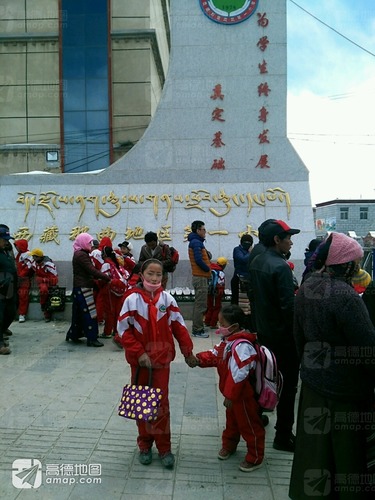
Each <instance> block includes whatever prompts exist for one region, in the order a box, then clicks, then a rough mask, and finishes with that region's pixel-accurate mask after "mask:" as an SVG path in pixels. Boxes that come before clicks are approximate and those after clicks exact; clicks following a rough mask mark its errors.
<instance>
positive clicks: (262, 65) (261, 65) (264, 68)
mask: <svg viewBox="0 0 375 500" xmlns="http://www.w3.org/2000/svg"><path fill="white" fill-rule="evenodd" d="M258 68H259V73H260V74H261V75H264V73H268V70H267V63H266V61H265V60H264V59H263V61H262V62H261V63H259V64H258Z"/></svg>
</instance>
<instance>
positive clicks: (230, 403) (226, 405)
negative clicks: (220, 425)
mask: <svg viewBox="0 0 375 500" xmlns="http://www.w3.org/2000/svg"><path fill="white" fill-rule="evenodd" d="M223 405H224V406H225V408H228V410H229V409H230V408H232V401H231V400H230V399H228V398H225V399H224V402H223Z"/></svg>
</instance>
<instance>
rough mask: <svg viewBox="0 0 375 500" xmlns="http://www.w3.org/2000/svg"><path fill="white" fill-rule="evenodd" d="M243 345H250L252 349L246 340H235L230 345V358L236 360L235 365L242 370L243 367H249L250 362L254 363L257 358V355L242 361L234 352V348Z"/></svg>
mask: <svg viewBox="0 0 375 500" xmlns="http://www.w3.org/2000/svg"><path fill="white" fill-rule="evenodd" d="M243 343H247V344H250V345H251V346H252V347H254V346H253V344H252V343H251V342H250V340H247V339H236V340H235V341H234V342H233V343H232V345H231V352H232V356H233V357H234V359H235V360H236V363H237V365H238V367H239V368H243V367H244V366H246V365H249V364H250V363H251V362H252V361H256V359H257V357H258V356H257V354H253V355H251V356H250V357H249V358H247V359H245V360H243V361H242V360H241V359H240V357H239V356H238V354H237V352H236V347H237V346H238V345H239V344H243ZM254 349H255V347H254Z"/></svg>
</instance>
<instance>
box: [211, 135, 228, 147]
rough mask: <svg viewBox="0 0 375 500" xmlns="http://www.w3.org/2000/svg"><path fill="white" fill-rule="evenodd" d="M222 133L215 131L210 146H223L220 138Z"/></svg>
mask: <svg viewBox="0 0 375 500" xmlns="http://www.w3.org/2000/svg"><path fill="white" fill-rule="evenodd" d="M222 135H223V134H222V133H221V132H215V136H214V138H213V140H212V144H211V146H215V148H221V146H225V144H224V142H223V141H222V140H221V136H222Z"/></svg>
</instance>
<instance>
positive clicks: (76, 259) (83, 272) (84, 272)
mask: <svg viewBox="0 0 375 500" xmlns="http://www.w3.org/2000/svg"><path fill="white" fill-rule="evenodd" d="M72 264H73V287H80V288H93V287H94V278H95V279H99V280H104V281H111V278H110V277H109V276H108V275H107V274H104V273H102V272H100V271H98V270H97V269H96V268H95V266H94V265H93V263H92V261H91V259H90V255H89V253H88V252H86V251H85V250H78V251H77V252H74V254H73V260H72Z"/></svg>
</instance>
